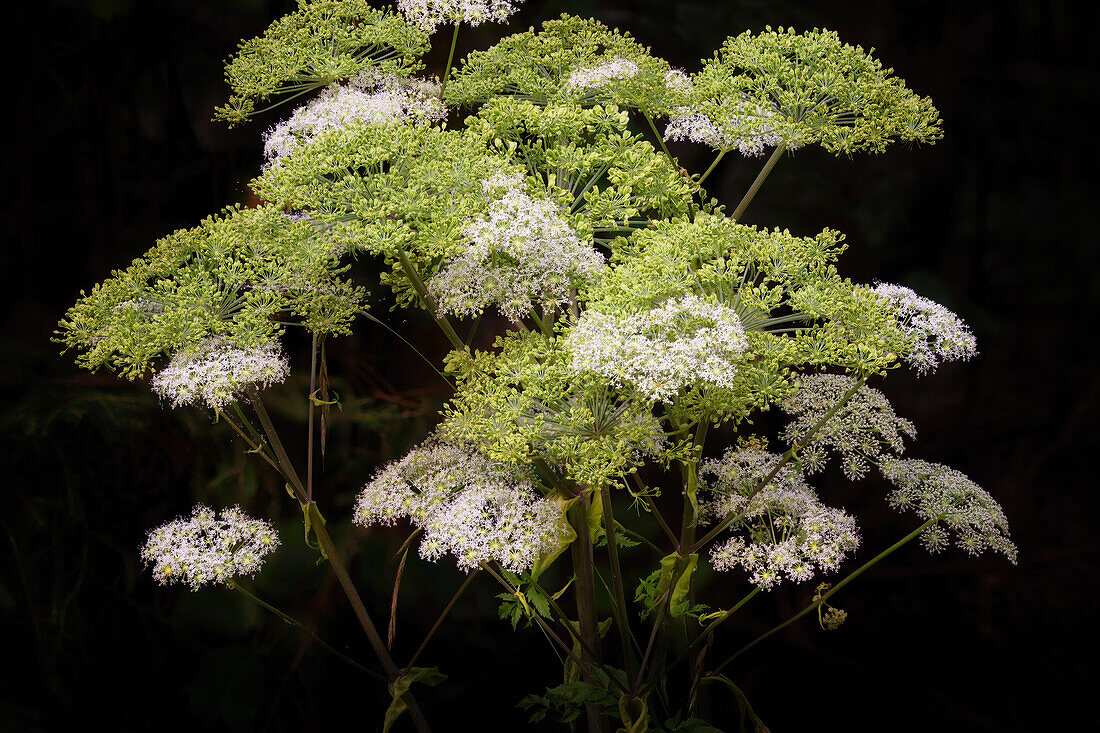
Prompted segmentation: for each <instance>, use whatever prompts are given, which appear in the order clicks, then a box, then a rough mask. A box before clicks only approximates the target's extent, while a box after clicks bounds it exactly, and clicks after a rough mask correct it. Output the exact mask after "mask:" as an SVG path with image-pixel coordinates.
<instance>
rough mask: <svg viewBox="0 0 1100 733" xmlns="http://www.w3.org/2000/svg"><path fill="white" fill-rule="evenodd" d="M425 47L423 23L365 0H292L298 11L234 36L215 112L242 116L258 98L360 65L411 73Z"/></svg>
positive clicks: (290, 94) (315, 83) (286, 95)
mask: <svg viewBox="0 0 1100 733" xmlns="http://www.w3.org/2000/svg"><path fill="white" fill-rule="evenodd" d="M429 48H430V43H429V40H428V34H427V33H426V32H425V31H424V30H422V29H421V28H419V27H417V26H415V25H411V24H409V23H407V22H406V21H405V20H404V19H403V18H402V17H401V16H400V15H396V14H394V13H392V12H387V11H382V10H375V9H374V8H372V7H371V6H370V5H369V4H368V3H367V2H366V0H299V2H298V10H296V11H295V12H293V13H291V14H289V15H287V16H285V17H283V18H280V19H279V20H277V21H275V22H274V23H272V24H271V26H270V27H269V28H268V29H267V31H266V32H265V33H264V34H263V35H262V36H260V37H258V38H253V39H252V40H249V41H245V42H244V43H242V44H241V47H240V49H239V50H238V51H237V53H236V55H235V56H233V57H232V58H230V59H229V61H228V63H227V64H226V68H225V79H226V81H227V82H228V84H229V87H230V89H231V90H232V96H230V98H229V102H228V104H226V105H225V106H224V107H220V108H218V110H217V116H218V118H221V119H225V120H227V121H228V122H229V123H230V124H235V123H238V122H242V121H244V120H246V119H247V118H248V117H250V116H251V115H252V114H254V113H255V112H256V104H257V103H258V102H266V101H268V100H271V99H273V98H276V97H282V98H283V99H282V101H278V102H275V103H274V104H272V105H271V106H278V105H279V104H283V103H284V102H288V101H290V100H292V99H296V98H298V97H301V96H302V95H304V94H308V93H309V92H312V91H314V90H316V89H321V88H324V87H327V86H330V85H332V84H336V83H338V82H341V81H344V80H346V79H351V78H353V77H355V76H356V75H358V74H359V73H361V72H363V71H365V70H375V71H382V72H390V73H398V74H402V75H404V74H408V73H410V72H415V71H418V70H419V69H420V68H421V67H422V64H421V63H420V57H421V56H422V55H423V54H425V53H427V51H428V49H429Z"/></svg>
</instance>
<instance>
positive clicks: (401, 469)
mask: <svg viewBox="0 0 1100 733" xmlns="http://www.w3.org/2000/svg"><path fill="white" fill-rule="evenodd" d="M402 518H408V519H410V520H411V521H412V523H413V524H415V525H416V526H418V527H421V528H422V529H424V539H423V540H422V541H421V544H420V556H421V557H423V558H425V559H427V560H436V559H438V558H440V557H442V556H443V555H445V554H452V555H454V556H455V558H456V559H457V560H458V565H459V567H462V568H466V569H469V568H474V567H477V566H478V565H479V564H480V563H482V562H487V561H490V560H495V561H496V562H498V563H500V565H501V566H502V567H504V568H506V569H508V570H510V571H512V572H516V573H519V572H523V571H524V570H527V569H529V568H530V567H531V566H532V565H533V564H534V562H535V561H536V560H537V559H538V558H539V557H541V556H542V555H544V554H546V553H547V552H550V551H551V550H554V549H556V548H557V547H559V546H560V544H561V542H562V541H563V539H564V538H565V536H566V533H567V530H566V524H565V517H564V515H563V514H562V512H561V509H560V508H559V507H558V506H557V505H556V504H554V503H553V502H549V501H547V500H545V499H542V498H541V497H540V496H539V495H538V492H537V490H536V488H535V485H534V484H533V483H532V482H531V481H530V480H529V479H528V478H526V477H525V476H524V475H523V474H522V473H521V472H520V471H519V470H518V469H516V468H513V467H508V466H503V465H501V464H498V463H491V462H489V461H488V460H486V459H485V458H484V457H482V456H481V455H479V454H477V453H473V452H471V451H468V450H465V449H462V448H459V447H457V446H453V445H447V444H441V443H438V444H429V445H427V446H424V447H421V448H418V449H416V450H414V451H412V452H411V453H409V455H407V456H405V458H403V459H401V460H400V461H397V462H396V463H393V464H390V465H389V466H387V467H386V468H385V469H383V470H382V471H380V472H379V473H378V474H377V475H376V476H375V478H374V480H372V481H371V482H370V483H369V484H367V485H366V486H365V487H363V491H362V492H360V494H359V498H358V501H357V502H356V506H355V516H354V521H355V523H356V524H360V525H362V526H369V525H371V524H390V525H392V524H394V523H395V522H397V521H398V520H399V519H402Z"/></svg>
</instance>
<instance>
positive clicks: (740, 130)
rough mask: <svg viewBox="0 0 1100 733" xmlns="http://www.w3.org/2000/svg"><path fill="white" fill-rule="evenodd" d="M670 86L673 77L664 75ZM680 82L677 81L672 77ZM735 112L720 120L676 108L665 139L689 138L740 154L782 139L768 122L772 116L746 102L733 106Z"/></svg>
mask: <svg viewBox="0 0 1100 733" xmlns="http://www.w3.org/2000/svg"><path fill="white" fill-rule="evenodd" d="M666 82H668V83H669V85H670V88H672V86H671V85H672V83H673V80H671V79H668V78H667V77H666ZM675 82H676V83H678V84H683V82H682V81H680V80H675ZM734 109H735V111H734V113H733V114H730V115H729V116H728V117H726V118H725V119H723V120H720V124H719V122H715V120H714V119H712V118H711V116H710V115H708V114H705V113H702V112H699V111H698V110H695V109H692V108H690V107H678V108H677V109H674V110H673V111H672V115H671V117H670V119H669V122H668V127H666V128H665V139H666V140H691V141H692V142H697V143H702V144H703V145H709V146H710V147H712V148H714V149H715V150H737V151H739V152H740V153H741V154H742V155H752V156H757V155H762V154H763V153H764V149H765V148H769V147H775V146H776V145H778V144H779V143H781V142H782V141H783V139H782V138H781V137H780V136H779V135H778V134H777V133H776V130H775V127H774V126H773V125H772V123H771V122H770V119H771V117H772V116H773V115H774V112H772V111H771V110H769V109H764V108H763V107H759V106H756V105H753V104H750V103H748V102H742V103H740V104H738V105H736V106H735V108H734Z"/></svg>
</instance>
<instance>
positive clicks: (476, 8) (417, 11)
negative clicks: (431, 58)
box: [397, 0, 523, 32]
mask: <svg viewBox="0 0 1100 733" xmlns="http://www.w3.org/2000/svg"><path fill="white" fill-rule="evenodd" d="M521 2H523V0H397V9H398V10H400V11H401V14H402V15H403V16H405V20H407V21H409V22H410V23H412V24H414V25H418V26H420V27H421V28H423V29H424V30H426V31H428V32H432V31H434V30H435V29H436V28H437V27H439V26H441V25H459V24H460V23H466V24H467V25H481V24H482V23H485V22H493V23H503V22H505V21H506V20H508V17H509V16H510V15H512V13H514V12H516V10H518V7H517V6H518V5H519V4H520V3H521Z"/></svg>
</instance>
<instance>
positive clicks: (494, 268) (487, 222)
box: [429, 176, 606, 321]
mask: <svg viewBox="0 0 1100 733" xmlns="http://www.w3.org/2000/svg"><path fill="white" fill-rule="evenodd" d="M520 185H521V184H520V183H519V181H518V180H517V179H511V178H507V177H505V176H494V177H493V178H492V179H491V180H489V181H488V182H486V183H485V189H486V192H487V193H489V192H491V191H493V190H494V189H499V188H501V187H502V186H503V187H505V188H506V190H505V193H504V195H503V197H501V198H499V199H497V200H495V201H493V202H492V203H491V204H490V205H489V216H488V217H487V218H485V219H481V220H478V221H474V222H471V223H470V224H469V225H468V226H467V227H466V229H465V233H466V236H468V237H469V238H470V245H469V247H467V248H466V249H465V250H464V251H462V252H461V253H460V254H459V255H458V256H456V257H454V258H453V259H452V260H451V261H450V262H448V263H447V264H446V265H445V266H444V267H443V268H442V269H441V270H440V271H439V272H438V273H437V274H436V275H435V276H434V277H433V278H432V279H431V281H430V282H429V288H430V289H431V291H432V294H433V295H434V296H435V298H436V300H437V301H438V302H439V307H440V309H441V310H442V311H444V312H445V313H453V314H456V315H459V316H472V315H475V314H478V313H480V312H481V311H482V310H484V309H485V308H486V307H487V306H489V305H491V304H495V305H496V306H497V307H498V308H499V309H500V311H501V312H502V313H503V314H504V315H506V316H507V317H508V318H510V319H511V320H513V321H518V320H520V319H521V318H523V317H524V316H526V315H529V314H530V312H531V303H532V301H537V302H539V303H542V304H544V305H550V304H561V303H566V302H568V300H569V294H570V291H571V290H572V289H573V288H575V287H576V286H577V285H578V284H580V283H582V282H586V281H590V280H593V279H595V278H596V277H598V276H599V275H600V273H601V272H602V271H603V270H604V269H605V268H606V263H605V262H604V259H603V256H602V255H600V253H599V252H597V251H596V250H595V249H594V248H593V247H592V246H591V245H590V244H587V243H585V242H583V241H581V239H580V238H579V237H578V236H577V235H576V233H575V232H574V231H573V229H572V227H571V226H570V225H569V223H568V222H567V221H566V220H565V219H564V218H562V215H561V211H560V210H559V209H558V207H557V205H555V204H554V203H553V202H552V201H546V200H539V199H533V198H531V197H530V196H528V195H527V194H526V193H524V192H523V190H522V189H521V188H520Z"/></svg>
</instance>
